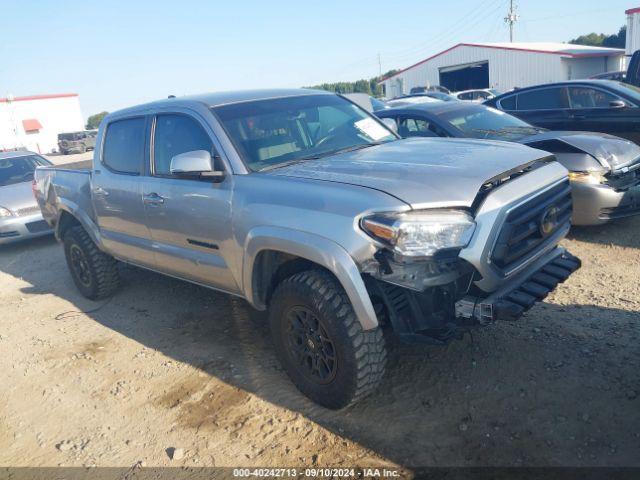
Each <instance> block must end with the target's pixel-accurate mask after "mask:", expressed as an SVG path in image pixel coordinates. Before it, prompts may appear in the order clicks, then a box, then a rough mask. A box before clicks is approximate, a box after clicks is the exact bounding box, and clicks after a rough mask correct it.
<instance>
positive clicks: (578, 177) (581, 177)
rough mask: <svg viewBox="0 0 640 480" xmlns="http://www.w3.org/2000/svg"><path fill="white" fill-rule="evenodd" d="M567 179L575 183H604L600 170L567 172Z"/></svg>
mask: <svg viewBox="0 0 640 480" xmlns="http://www.w3.org/2000/svg"><path fill="white" fill-rule="evenodd" d="M569 180H571V181H572V182H577V183H590V184H595V185H597V184H600V183H604V180H605V178H604V174H603V173H602V172H569Z"/></svg>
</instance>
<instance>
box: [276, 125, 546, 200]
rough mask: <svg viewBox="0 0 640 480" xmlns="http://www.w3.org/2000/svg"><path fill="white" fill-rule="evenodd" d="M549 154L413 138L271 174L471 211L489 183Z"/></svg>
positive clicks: (467, 141) (502, 145)
mask: <svg viewBox="0 0 640 480" xmlns="http://www.w3.org/2000/svg"><path fill="white" fill-rule="evenodd" d="M548 156H549V154H548V153H547V152H543V151H540V150H536V149H533V148H530V147H527V146H524V145H519V144H516V143H507V142H495V141H487V140H471V139H458V138H456V139H452V138H408V139H405V140H398V141H395V142H390V143H385V144H382V145H378V146H375V147H369V148H365V149H362V150H356V151H353V152H346V153H341V154H337V155H333V156H331V157H327V158H322V159H318V160H309V161H305V162H303V163H298V164H294V165H290V166H287V167H282V168H278V169H275V170H272V171H270V172H268V174H269V175H281V176H288V177H298V178H306V179H315V180H324V181H330V182H340V183H346V184H351V185H359V186H362V187H368V188H372V189H375V190H380V191H383V192H386V193H388V194H390V195H393V196H394V197H396V198H398V199H400V200H402V201H404V202H405V203H408V204H409V205H411V206H412V207H413V208H425V207H440V206H452V207H454V206H455V207H470V206H471V205H472V203H473V201H474V199H475V197H476V195H477V193H478V191H479V190H480V187H481V186H482V185H483V184H484V183H486V182H487V180H489V179H492V178H494V177H497V176H499V175H501V174H503V173H505V172H508V171H510V170H513V169H516V168H518V167H520V166H521V165H524V164H527V163H529V162H532V161H535V160H538V159H541V158H544V157H548Z"/></svg>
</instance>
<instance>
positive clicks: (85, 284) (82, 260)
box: [63, 226, 120, 300]
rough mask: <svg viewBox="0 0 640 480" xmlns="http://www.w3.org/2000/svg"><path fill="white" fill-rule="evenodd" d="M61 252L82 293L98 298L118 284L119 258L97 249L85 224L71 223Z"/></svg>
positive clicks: (113, 289) (105, 295)
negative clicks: (117, 259)
mask: <svg viewBox="0 0 640 480" xmlns="http://www.w3.org/2000/svg"><path fill="white" fill-rule="evenodd" d="M63 242H64V253H65V256H66V259H67V266H68V267H69V271H70V272H71V277H72V278H73V282H74V283H75V284H76V287H78V290H80V293H82V295H83V296H85V297H87V298H88V299H90V300H100V299H103V298H106V297H109V296H111V295H112V294H113V293H114V292H115V291H116V290H117V289H118V286H119V285H120V274H119V272H118V262H117V261H116V259H114V258H113V257H112V256H111V255H108V254H106V253H104V252H102V251H100V250H99V249H98V247H97V246H96V244H95V243H93V240H91V237H89V234H88V233H87V232H86V231H85V230H84V228H82V227H80V226H77V227H72V228H70V229H69V230H67V232H66V233H65V235H64V240H63Z"/></svg>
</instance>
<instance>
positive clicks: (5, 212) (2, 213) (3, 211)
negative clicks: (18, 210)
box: [0, 207, 13, 218]
mask: <svg viewBox="0 0 640 480" xmlns="http://www.w3.org/2000/svg"><path fill="white" fill-rule="evenodd" d="M5 217H13V213H11V210H9V209H8V208H4V207H0V218H5Z"/></svg>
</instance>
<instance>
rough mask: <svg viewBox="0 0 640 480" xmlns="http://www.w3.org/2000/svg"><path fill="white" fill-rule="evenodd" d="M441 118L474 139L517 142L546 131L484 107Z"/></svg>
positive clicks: (453, 113)
mask: <svg viewBox="0 0 640 480" xmlns="http://www.w3.org/2000/svg"><path fill="white" fill-rule="evenodd" d="M440 117H441V118H442V119H443V120H445V121H447V122H449V123H450V124H451V125H453V126H454V127H456V128H457V129H459V130H462V131H463V132H464V133H465V134H466V135H467V136H468V137H472V138H489V139H492V140H507V141H517V140H518V139H520V138H524V137H526V136H529V135H534V134H536V133H539V132H541V131H543V130H544V129H542V128H537V127H534V126H533V125H529V124H528V123H526V122H523V121H522V120H520V119H518V118H516V117H514V116H511V115H509V114H508V113H504V112H501V111H500V110H495V109H493V108H490V107H484V106H477V107H471V108H464V109H460V110H453V111H450V112H445V113H443V114H442V115H440Z"/></svg>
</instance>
